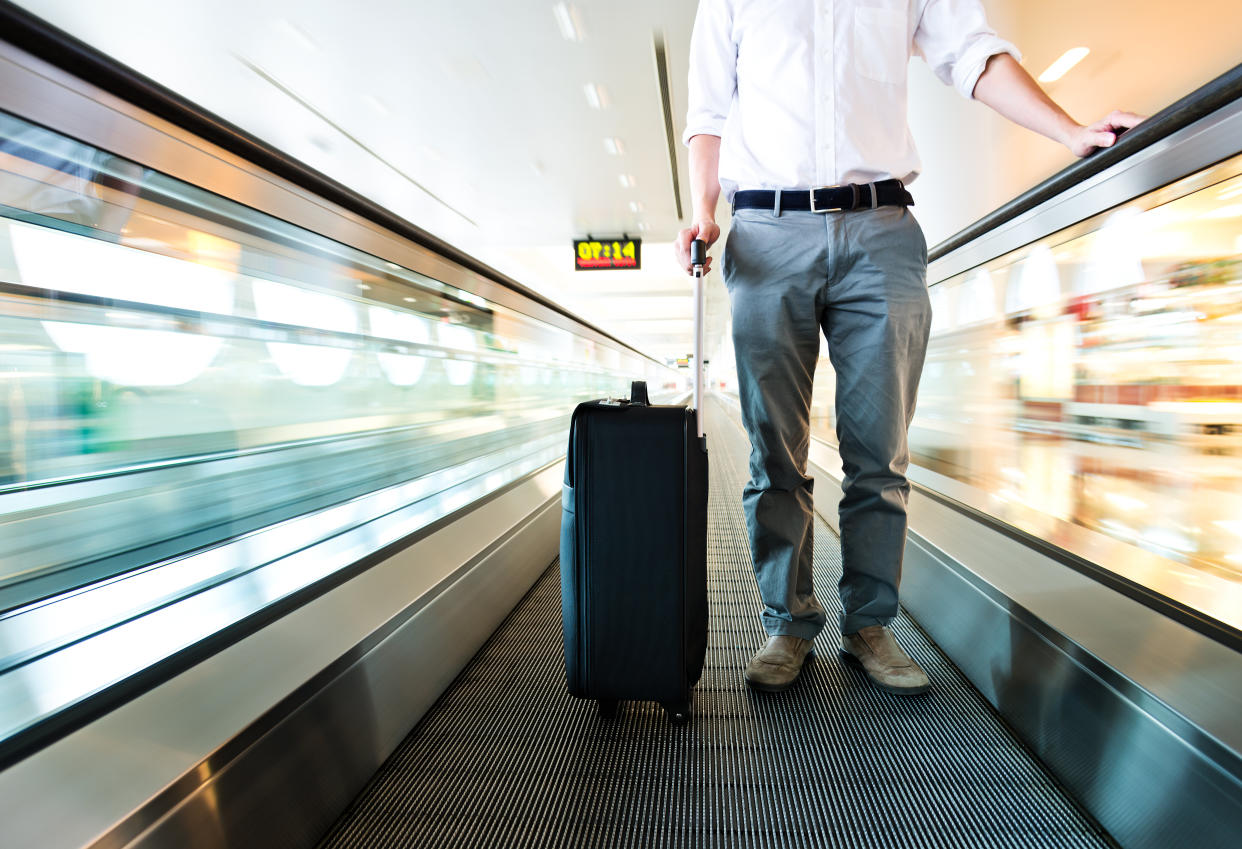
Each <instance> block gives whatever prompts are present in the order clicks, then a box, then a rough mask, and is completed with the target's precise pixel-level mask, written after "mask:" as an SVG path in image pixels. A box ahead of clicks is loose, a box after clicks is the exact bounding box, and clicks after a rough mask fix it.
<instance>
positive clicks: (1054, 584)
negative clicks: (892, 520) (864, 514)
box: [812, 442, 1242, 849]
mask: <svg viewBox="0 0 1242 849" xmlns="http://www.w3.org/2000/svg"><path fill="white" fill-rule="evenodd" d="M812 464H813V467H814V468H813V472H814V475H815V479H816V480H815V487H816V488H815V498H816V508H817V509H818V510H819V511H820V512H821V513H822V514H823V515H824V517H825V518H826V519H827V520H829V522H830V523H831V524H834V525H835V523H836V506H837V503H838V502H839V500H840V498H841V490H840V473H839V471H837V472H836V473H835V474H834V473H832V472H830V471H829V470H839V469H840V458H839V456H838V455H837V454H836V452H835V451H834V450H833V449H832V448H830V447H829V446H827V445H825V444H823V443H818V442H817V443H814V444H813V447H812ZM901 598H902V604H903V605H904V606H905V608H906V609H907V610H908V611H909V612H910V614H911V615H912V616H913V617H914V618H915V619H916V620H917V621H918V623H919V626H920V627H921V628H922V629H923V630H924V631H926V632H927V634H928V635H929V636H930V637H931V638H932V639H933V640H935V641H936V644H937V645H938V646H940V648H941V649H942V650H943V651H944V652H945V653H946V654H948V656H949V657H950V658H952V659H953V662H954V663H955V664H956V665H957V666H958V668H959V669H961V670H962V672H964V673H965V674H966V676H967V677H968V678H969V679H970V681H971V683H972V684H974V686H975V687H977V688H978V689H979V692H980V693H982V694H983V696H984V698H986V699H987V700H988V702H990V703H991V704H992V705H993V707H995V708H996V710H997V711H999V712H1000V714H1001V715H1002V716H1004V718H1005V720H1006V721H1007V722H1008V723H1009V724H1010V725H1011V726H1012V727H1013V728H1014V729H1015V730H1016V731H1017V732H1018V733H1019V734H1020V735H1021V736H1022V738H1023V740H1024V741H1025V742H1026V744H1027V745H1028V746H1030V748H1031V749H1032V751H1034V752H1035V754H1037V755H1038V756H1039V757H1040V758H1041V759H1042V760H1043V761H1044V762H1045V764H1046V765H1047V766H1048V768H1049V769H1051V770H1052V772H1053V773H1054V774H1055V775H1056V776H1057V777H1058V779H1060V781H1061V782H1063V783H1064V784H1065V786H1066V787H1067V788H1068V789H1069V790H1070V792H1071V793H1072V794H1073V795H1074V796H1075V797H1076V798H1077V799H1078V800H1079V802H1080V803H1081V804H1082V805H1083V806H1084V807H1085V808H1086V809H1087V810H1088V811H1090V812H1091V813H1092V814H1093V815H1094V816H1095V817H1096V818H1097V819H1098V820H1099V821H1100V823H1101V824H1102V825H1103V826H1104V828H1105V829H1106V830H1107V831H1108V832H1109V834H1110V835H1111V836H1112V837H1113V839H1115V840H1116V841H1117V842H1118V843H1120V844H1121V846H1123V847H1125V849H1169V847H1182V846H1186V847H1196V849H1199V847H1203V849H1206V847H1221V849H1225V847H1236V846H1237V845H1238V840H1239V835H1242V756H1240V755H1242V748H1240V747H1239V745H1238V744H1239V742H1240V741H1239V737H1240V735H1242V723H1239V722H1238V720H1237V717H1238V716H1240V715H1242V656H1239V654H1238V653H1237V652H1235V651H1233V650H1231V649H1229V648H1227V647H1225V646H1223V645H1221V644H1220V643H1217V642H1215V641H1213V640H1212V639H1210V638H1209V637H1206V636H1204V635H1202V634H1200V633H1198V632H1196V631H1193V630H1191V629H1190V628H1188V627H1186V626H1184V625H1181V624H1179V623H1177V622H1175V621H1173V620H1172V619H1170V618H1168V617H1166V616H1162V615H1161V614H1160V613H1158V612H1156V611H1155V610H1152V609H1151V608H1148V607H1146V606H1144V605H1142V604H1140V603H1138V602H1137V601H1134V600H1132V599H1129V598H1126V597H1125V596H1123V595H1122V594H1120V593H1118V592H1116V591H1113V590H1111V589H1109V588H1108V587H1105V586H1104V585H1102V584H1100V583H1098V582H1096V581H1094V580H1092V579H1091V578H1089V577H1087V576H1085V575H1082V574H1080V573H1078V572H1076V571H1075V570H1073V569H1071V568H1070V567H1068V566H1066V565H1064V564H1062V563H1058V562H1056V561H1054V560H1052V559H1050V558H1048V557H1046V556H1043V555H1041V554H1039V553H1038V552H1036V551H1034V550H1033V549H1031V548H1029V547H1026V546H1024V545H1022V544H1021V543H1020V542H1018V541H1016V540H1014V539H1012V538H1010V537H1008V536H1006V535H1004V534H1002V533H1000V532H999V531H997V530H994V529H991V528H988V527H986V526H984V525H983V524H981V523H980V522H978V521H976V520H974V519H972V518H971V517H970V516H968V515H965V514H963V513H962V512H959V511H957V510H955V509H953V508H952V507H950V506H948V505H947V504H945V503H943V502H941V501H940V500H938V499H935V498H932V497H931V496H929V495H927V494H926V493H923V492H921V491H919V490H918V489H917V488H916V489H915V491H914V492H913V493H912V495H911V499H910V534H909V541H908V544H907V546H906V558H905V565H904V572H903V578H902V586H901Z"/></svg>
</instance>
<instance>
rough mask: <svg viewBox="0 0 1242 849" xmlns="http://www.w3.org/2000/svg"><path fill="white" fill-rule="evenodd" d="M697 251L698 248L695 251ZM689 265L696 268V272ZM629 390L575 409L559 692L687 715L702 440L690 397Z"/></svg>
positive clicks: (701, 577)
mask: <svg viewBox="0 0 1242 849" xmlns="http://www.w3.org/2000/svg"><path fill="white" fill-rule="evenodd" d="M700 258H701V256H700ZM697 270H698V269H697V268H696V271H697ZM700 288H701V272H700V273H697V274H696V287H695V289H696V292H695V294H696V301H695V303H696V310H695V317H696V321H695V331H696V332H695V336H696V344H695V347H696V357H695V373H696V380H695V409H691V408H688V407H685V406H653V405H650V404H649V403H647V392H646V386H645V384H643V383H641V382H637V381H636V382H635V384H634V387H633V389H632V390H631V397H630V399H629V400H607V399H605V400H600V401H587V402H585V403H582V404H579V405H578V407H577V409H576V410H574V414H573V420H572V423H571V425H570V433H569V454H568V457H567V459H566V464H565V487H564V491H563V493H562V499H561V506H562V517H561V611H562V618H563V625H564V638H565V671H566V676H567V678H568V682H569V692H570V694H571V695H573V696H577V697H578V698H584V699H596V700H598V702H599V707H600V711H601V713H603V714H604V715H605V716H611V715H612V714H613V712H614V711H615V709H616V705H617V702H619V701H623V700H643V701H656V702H659V703H660V704H661V705H663V706H664V709H665V710H666V711H667V712H668V715H669V717H670V718H671V719H672V720H673V721H674V722H684V721H686V720H687V719H689V716H690V702H691V691H692V689H693V688H694V685H695V683H696V682H697V681H698V679H699V676H700V674H701V673H702V671H703V659H704V655H705V654H706V651H707V442H706V439H705V438H704V437H703V435H702V428H701V421H700V418H699V414H698V413H696V410H698V409H700V408H701V405H702V401H701V391H702V390H701V385H702V380H701V375H702V372H701V366H700V365H699V364H700V363H701V362H702V357H701V347H702V343H701V300H700V299H701V292H700Z"/></svg>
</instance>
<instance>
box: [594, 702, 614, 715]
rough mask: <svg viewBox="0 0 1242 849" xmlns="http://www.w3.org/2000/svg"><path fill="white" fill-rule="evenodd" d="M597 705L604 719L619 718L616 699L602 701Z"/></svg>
mask: <svg viewBox="0 0 1242 849" xmlns="http://www.w3.org/2000/svg"><path fill="white" fill-rule="evenodd" d="M596 704H598V705H599V715H600V716H601V717H602V718H604V719H614V718H616V716H617V700H616V699H600V700H599V701H598V702H597V703H596Z"/></svg>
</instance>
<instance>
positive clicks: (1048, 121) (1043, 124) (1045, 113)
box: [974, 53, 1143, 156]
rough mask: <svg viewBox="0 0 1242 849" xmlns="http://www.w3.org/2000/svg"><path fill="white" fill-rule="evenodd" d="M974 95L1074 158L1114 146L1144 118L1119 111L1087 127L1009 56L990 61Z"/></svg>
mask: <svg viewBox="0 0 1242 849" xmlns="http://www.w3.org/2000/svg"><path fill="white" fill-rule="evenodd" d="M974 96H975V99H976V100H978V101H981V102H982V103H986V104H987V105H988V106H991V107H992V108H993V109H995V110H996V111H997V112H999V113H1000V114H1001V115H1003V116H1005V117H1006V118H1008V119H1009V120H1010V121H1013V122H1014V123H1015V124H1020V125H1022V126H1023V127H1026V128H1027V129H1030V130H1034V131H1035V132H1037V133H1039V134H1040V135H1043V136H1047V137H1048V138H1050V139H1053V140H1055V141H1058V142H1060V143H1061V144H1063V145H1065V146H1066V147H1068V148H1069V149H1070V151H1071V152H1072V153H1073V154H1074V155H1075V156H1086V155H1087V154H1089V153H1091V152H1092V151H1093V150H1095V149H1096V148H1100V147H1112V146H1113V144H1114V143H1116V141H1117V132H1116V131H1117V130H1121V129H1127V130H1128V129H1129V128H1130V127H1133V126H1134V125H1135V124H1137V123H1138V122H1139V121H1142V120H1143V116H1142V115H1135V114H1134V113H1133V112H1121V111H1117V112H1110V113H1109V115H1108V117H1107V118H1105V119H1104V120H1102V121H1096V122H1095V123H1094V124H1091V125H1090V126H1086V127H1084V126H1083V125H1082V124H1079V123H1078V122H1077V121H1075V120H1074V119H1073V118H1071V117H1070V116H1069V115H1066V114H1065V110H1064V109H1062V108H1061V107H1060V106H1057V104H1056V103H1055V102H1053V100H1052V98H1051V97H1049V96H1048V94H1047V92H1045V91H1044V90H1043V89H1042V88H1040V87H1039V83H1037V82H1035V80H1033V79H1031V75H1030V74H1028V73H1027V72H1026V69H1025V68H1023V67H1022V66H1021V65H1019V64H1018V62H1017V60H1016V59H1014V58H1013V57H1012V56H1010V55H1009V54H1008V53H998V54H996V55H995V56H993V57H991V58H990V59H988V62H987V65H985V66H984V69H983V73H982V74H980V75H979V80H978V82H976V83H975V90H974Z"/></svg>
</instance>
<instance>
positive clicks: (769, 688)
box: [742, 651, 815, 693]
mask: <svg viewBox="0 0 1242 849" xmlns="http://www.w3.org/2000/svg"><path fill="white" fill-rule="evenodd" d="M814 658H815V652H814V651H810V652H808V653H807V656H806V657H804V658H803V659H802V666H801V667H800V668H799V669H798V674H797V675H795V676H794V677H793V678H792V679H791V680H790V681H789V683H788V684H763V683H761V682H759V681H751V680H750V679H749V678H746V676H745V675H743V676H742V677H743V678H745V679H746V684H747V685H748V686H749V687H750V688H751V689H752V690H758V691H759V692H761V693H783V692H784V691H786V690H788V689H789V688H790V687H792V686H793V685H794V684H797V683H798V679H799V678H801V677H802V670H803V669H806V665H807V664H808V663H810V662H811V661H812V660H814Z"/></svg>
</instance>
